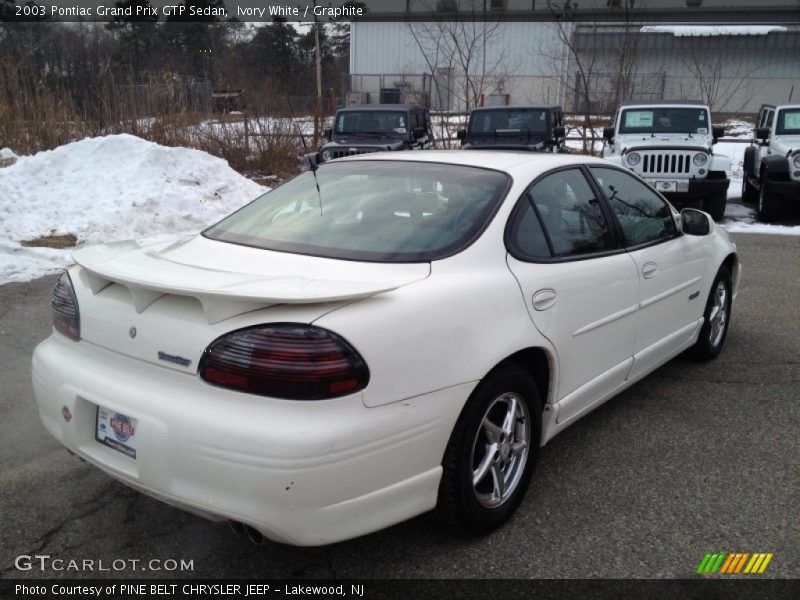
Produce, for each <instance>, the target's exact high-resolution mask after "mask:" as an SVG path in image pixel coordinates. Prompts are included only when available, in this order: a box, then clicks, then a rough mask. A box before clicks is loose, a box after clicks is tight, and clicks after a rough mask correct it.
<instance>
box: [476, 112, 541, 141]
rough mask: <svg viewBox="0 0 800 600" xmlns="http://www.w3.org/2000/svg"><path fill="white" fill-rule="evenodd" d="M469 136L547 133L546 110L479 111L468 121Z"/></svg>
mask: <svg viewBox="0 0 800 600" xmlns="http://www.w3.org/2000/svg"><path fill="white" fill-rule="evenodd" d="M469 132H470V133H471V134H478V135H480V134H483V133H499V134H504V133H506V134H521V133H524V134H530V133H539V134H542V135H545V134H546V133H547V111H546V110H529V109H519V110H481V111H478V112H475V113H473V114H472V117H471V118H470V121H469Z"/></svg>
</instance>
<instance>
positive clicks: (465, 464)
mask: <svg viewBox="0 0 800 600" xmlns="http://www.w3.org/2000/svg"><path fill="white" fill-rule="evenodd" d="M541 427H542V413H541V406H540V404H539V397H538V394H537V392H536V385H535V384H534V381H533V378H532V377H531V376H530V374H528V372H527V371H525V370H524V369H522V368H521V367H519V366H516V365H509V366H506V367H502V368H500V369H498V370H497V371H495V372H494V373H492V374H491V375H489V376H488V377H487V378H486V379H485V380H484V381H482V382H481V383H480V385H479V386H478V387H477V388H476V389H475V391H474V392H473V393H472V396H471V397H470V399H469V400H468V402H467V405H466V406H465V407H464V410H463V411H462V413H461V415H460V416H459V418H458V422H457V423H456V426H455V428H454V429H453V433H452V434H451V436H450V441H449V442H448V444H447V449H446V450H445V454H444V460H443V461H442V468H443V473H442V481H441V483H440V485H439V499H438V503H437V506H436V512H437V515H438V516H439V517H440V519H441V520H442V521H443V522H444V523H445V524H447V525H448V526H450V527H453V528H455V529H458V530H462V531H467V532H470V533H487V532H489V531H491V530H493V529H496V528H497V527H499V526H500V525H502V524H503V523H505V522H506V521H507V520H508V519H509V518H510V517H511V515H512V514H513V513H514V511H515V510H516V508H517V507H518V506H519V503H520V502H521V501H522V498H523V497H524V495H525V491H526V490H527V488H528V485H529V483H530V479H531V475H532V474H533V469H534V465H535V463H536V457H537V455H538V450H539V440H540V437H541Z"/></svg>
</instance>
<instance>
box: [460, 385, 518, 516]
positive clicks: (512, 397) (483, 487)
mask: <svg viewBox="0 0 800 600" xmlns="http://www.w3.org/2000/svg"><path fill="white" fill-rule="evenodd" d="M530 437H531V432H530V417H529V415H528V406H527V404H526V403H525V401H524V400H523V399H522V398H521V397H520V396H518V395H517V394H515V393H505V394H502V395H500V396H498V397H497V398H495V400H494V401H493V402H492V403H491V404H490V405H489V407H488V409H487V410H486V413H485V414H484V416H483V421H482V422H481V426H480V428H479V429H478V432H477V434H476V436H475V440H474V442H473V444H472V487H473V490H474V492H475V497H476V499H477V500H478V502H479V503H480V504H481V505H482V506H484V507H486V508H497V507H498V506H500V505H501V504H503V503H504V502H506V501H507V500H508V499H509V498H510V497H511V496H512V495H513V494H514V491H515V490H516V489H517V486H518V485H519V482H520V479H521V478H522V474H523V473H524V471H525V464H526V462H527V460H528V452H529V446H530V443H531V439H530Z"/></svg>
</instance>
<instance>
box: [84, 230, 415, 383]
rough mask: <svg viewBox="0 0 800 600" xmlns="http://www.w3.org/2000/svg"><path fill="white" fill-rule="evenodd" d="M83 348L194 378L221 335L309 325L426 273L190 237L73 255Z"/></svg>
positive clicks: (99, 248) (108, 246) (409, 267)
mask: <svg viewBox="0 0 800 600" xmlns="http://www.w3.org/2000/svg"><path fill="white" fill-rule="evenodd" d="M74 259H75V262H76V263H77V264H78V265H79V267H78V268H76V269H75V271H74V272H73V273H72V275H73V280H74V284H75V288H76V295H77V297H78V304H79V307H80V313H81V338H82V339H83V340H86V341H88V342H91V343H94V344H97V345H99V346H102V347H105V348H108V349H110V350H113V351H115V352H119V353H122V354H125V355H128V356H132V357H134V358H139V359H142V360H145V361H148V362H152V363H154V364H160V365H162V366H166V367H170V368H174V369H179V370H191V371H196V366H197V362H198V361H199V359H200V357H201V355H202V352H203V350H204V349H205V348H206V347H207V346H208V344H209V343H210V342H211V341H213V340H214V339H216V338H217V337H218V336H219V335H222V334H223V333H225V332H227V331H231V330H233V329H238V328H241V327H246V326H249V325H255V324H259V323H266V322H303V323H310V322H312V321H314V320H315V319H317V318H318V317H320V316H321V315H323V314H325V313H326V312H329V311H331V310H333V309H335V308H336V307H338V306H341V305H342V304H345V303H349V302H352V301H354V300H358V299H360V298H366V297H368V296H372V295H374V294H380V293H384V292H388V291H391V290H393V289H396V288H398V287H400V286H403V285H407V284H409V283H413V282H414V281H419V280H421V279H424V278H426V277H427V276H428V275H429V273H430V265H429V264H428V263H404V264H401V263H398V264H386V263H363V262H356V261H343V260H335V259H329V258H322V257H314V256H303V255H297V254H289V253H282V252H274V251H270V250H263V249H259V248H251V247H246V246H239V245H235V244H229V243H225V242H217V241H214V240H209V239H206V238H204V237H201V236H197V237H194V238H191V239H188V240H183V241H180V242H176V243H170V244H157V245H154V246H148V247H140V246H139V245H138V244H136V243H135V242H119V243H114V244H104V245H100V246H93V247H89V248H85V249H82V250H79V251H77V252H75V254H74Z"/></svg>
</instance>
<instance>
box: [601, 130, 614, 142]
mask: <svg viewBox="0 0 800 600" xmlns="http://www.w3.org/2000/svg"><path fill="white" fill-rule="evenodd" d="M603 139H604V140H606V141H607V142H613V141H614V128H613V127H603Z"/></svg>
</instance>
